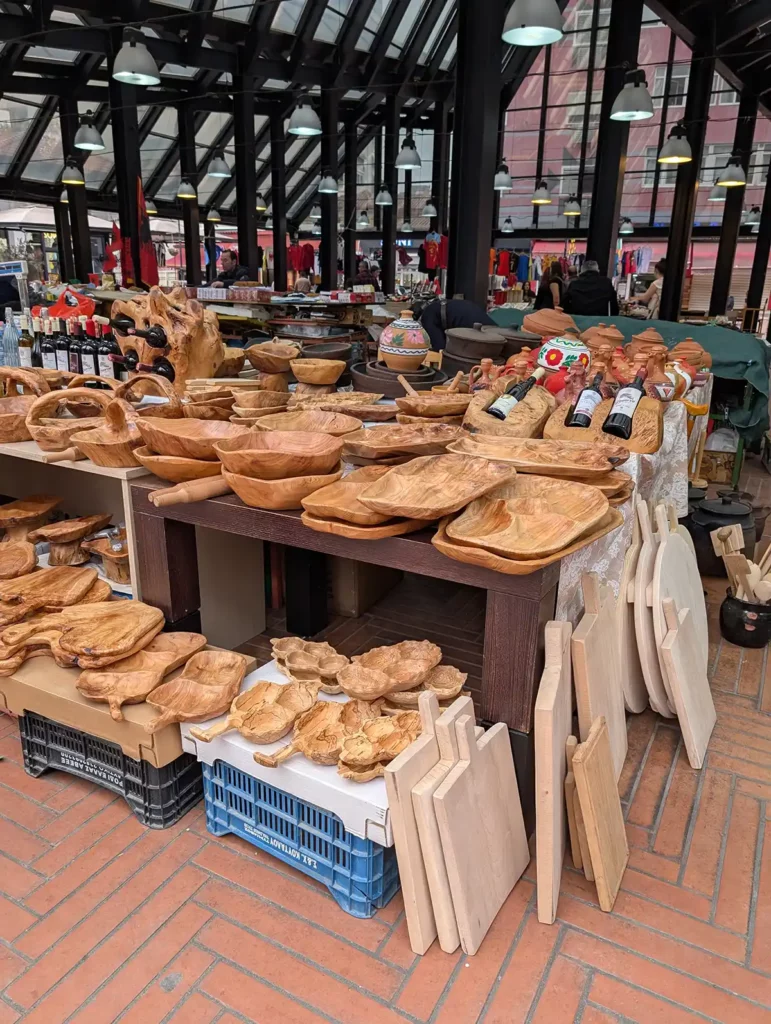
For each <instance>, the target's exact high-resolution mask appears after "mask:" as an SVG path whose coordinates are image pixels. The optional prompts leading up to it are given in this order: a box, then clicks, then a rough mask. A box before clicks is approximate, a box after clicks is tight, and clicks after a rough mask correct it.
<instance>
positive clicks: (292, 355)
mask: <svg viewBox="0 0 771 1024" xmlns="http://www.w3.org/2000/svg"><path fill="white" fill-rule="evenodd" d="M245 354H246V358H247V359H248V360H249V362H250V363H251V364H252V366H253V367H254V368H255V370H260V371H262V373H288V372H289V367H290V364H291V362H292V360H293V359H297V357H298V356H299V355H300V349H299V348H298V347H297V345H283V344H281V342H279V341H264V342H263V343H262V344H261V345H250V346H249V348H247V349H246V350H245Z"/></svg>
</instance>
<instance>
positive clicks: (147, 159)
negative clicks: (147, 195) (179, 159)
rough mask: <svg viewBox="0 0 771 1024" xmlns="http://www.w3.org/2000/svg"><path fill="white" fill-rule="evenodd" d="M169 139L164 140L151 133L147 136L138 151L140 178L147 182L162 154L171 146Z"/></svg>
mask: <svg viewBox="0 0 771 1024" xmlns="http://www.w3.org/2000/svg"><path fill="white" fill-rule="evenodd" d="M171 142H172V140H171V139H165V138H163V137H162V136H160V135H154V134H153V133H152V132H151V133H150V134H149V135H148V136H147V138H146V139H145V141H144V142H143V143H142V147H141V149H140V150H139V158H140V162H141V164H142V178H143V179H144V180H145V181H147V179H148V177H149V176H150V175H151V174H152V173H153V171H154V170H155V168H156V167H157V166H158V164H159V163H160V161H161V160H162V158H163V154H164V153H165V152H166V151H167V149H168V148H169V146H170V145H171Z"/></svg>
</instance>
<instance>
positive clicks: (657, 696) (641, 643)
mask: <svg viewBox="0 0 771 1024" xmlns="http://www.w3.org/2000/svg"><path fill="white" fill-rule="evenodd" d="M637 518H638V520H639V523H640V536H641V538H642V547H641V548H640V555H639V557H638V559H637V568H636V570H635V577H634V630H635V637H636V638H637V653H638V654H639V657H640V668H641V669H642V674H643V679H644V680H645V687H646V689H647V691H648V700H649V701H650V705H651V707H652V708H653V710H654V711H657V712H658V713H659V714H660V715H664V716H665V717H666V718H673V717H674V712H673V711H672V710H671V708H670V707H669V701H668V699H667V691H666V688H665V687H664V680H663V678H662V675H661V666H660V665H659V656H658V646H657V644H656V634H655V633H654V632H653V614H652V611H651V609H650V608H649V606H648V587H649V586H650V585H651V583H652V582H653V570H654V567H655V564H656V550H657V549H658V543H659V541H658V537H657V536H656V535H655V534H654V532H653V529H652V527H651V518H650V511H649V509H648V506H647V504H646V503H645V502H644V501H643V500H642V499H640V500H638V502H637Z"/></svg>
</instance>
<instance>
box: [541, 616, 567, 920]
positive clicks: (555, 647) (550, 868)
mask: <svg viewBox="0 0 771 1024" xmlns="http://www.w3.org/2000/svg"><path fill="white" fill-rule="evenodd" d="M571 633H572V627H571V625H570V623H569V622H547V623H546V628H545V630H544V634H545V664H544V670H543V673H542V675H541V682H540V685H539V687H538V695H537V697H536V701H535V716H534V730H535V804H536V807H537V808H538V813H537V815H536V821H535V843H536V878H537V895H538V920H539V921H540V922H541V924H554V921H555V918H556V916H557V901H558V900H559V892H560V880H561V878H562V862H563V860H564V858H565V840H566V835H565V788H564V781H565V775H566V763H565V761H566V754H565V744H566V742H567V739H568V737H569V736H570V731H571V726H572V721H573V689H572V683H571V668H570V636H571Z"/></svg>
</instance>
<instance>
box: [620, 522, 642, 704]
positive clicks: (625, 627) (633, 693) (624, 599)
mask: <svg viewBox="0 0 771 1024" xmlns="http://www.w3.org/2000/svg"><path fill="white" fill-rule="evenodd" d="M631 514H632V540H631V543H630V544H629V547H628V548H627V551H626V555H625V556H624V568H623V571H622V573H621V583H620V584H619V588H618V602H617V605H616V616H617V627H616V628H617V631H618V668H619V672H620V674H621V687H622V689H623V691H624V703H625V704H626V708H627V711H632V712H634V713H635V714H639V713H640V712H641V711H644V710H645V709H646V708H647V707H648V690H647V688H646V686H645V679H644V678H643V671H642V666H641V665H640V654H639V651H638V650H637V638H636V636H635V629H634V576H635V572H636V570H637V562H638V559H639V557H640V549H641V548H642V537H641V536H640V521H639V519H638V518H637V515H636V514H635V513H634V512H632V513H631Z"/></svg>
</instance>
